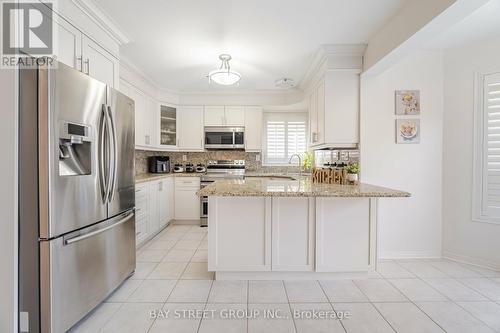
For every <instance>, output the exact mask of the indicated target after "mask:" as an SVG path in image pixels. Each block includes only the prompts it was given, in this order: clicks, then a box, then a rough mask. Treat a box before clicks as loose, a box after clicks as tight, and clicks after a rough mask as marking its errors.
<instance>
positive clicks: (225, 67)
mask: <svg viewBox="0 0 500 333" xmlns="http://www.w3.org/2000/svg"><path fill="white" fill-rule="evenodd" d="M219 59H220V61H221V64H220V67H219V69H215V70H213V71H211V72H210V73H208V75H207V77H208V83H212V81H214V82H215V83H217V84H222V85H224V86H230V85H232V84H235V83H238V81H240V79H241V75H240V73H238V72H235V71H232V70H231V67H230V66H229V60H231V56H230V55H229V54H221V55H220V56H219Z"/></svg>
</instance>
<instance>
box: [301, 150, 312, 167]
mask: <svg viewBox="0 0 500 333" xmlns="http://www.w3.org/2000/svg"><path fill="white" fill-rule="evenodd" d="M313 161H314V155H313V153H311V152H310V151H306V152H305V153H304V159H303V160H302V167H303V168H304V169H306V170H308V169H310V168H311V167H312V165H313Z"/></svg>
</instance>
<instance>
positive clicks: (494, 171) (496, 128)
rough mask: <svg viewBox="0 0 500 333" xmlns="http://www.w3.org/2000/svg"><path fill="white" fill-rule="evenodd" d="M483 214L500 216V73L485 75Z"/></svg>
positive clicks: (493, 216) (492, 216)
mask: <svg viewBox="0 0 500 333" xmlns="http://www.w3.org/2000/svg"><path fill="white" fill-rule="evenodd" d="M483 115H484V134H483V138H484V150H483V197H482V215H486V216H488V217H491V218H500V73H499V74H492V75H487V76H485V77H484V85H483Z"/></svg>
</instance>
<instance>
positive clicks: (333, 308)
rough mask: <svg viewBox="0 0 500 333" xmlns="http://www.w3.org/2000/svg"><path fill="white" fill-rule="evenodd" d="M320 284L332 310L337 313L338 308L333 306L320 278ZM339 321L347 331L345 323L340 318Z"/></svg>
mask: <svg viewBox="0 0 500 333" xmlns="http://www.w3.org/2000/svg"><path fill="white" fill-rule="evenodd" d="M350 281H352V280H350ZM318 284H319V287H320V288H321V290H323V294H325V296H326V299H327V300H328V304H329V305H330V307H331V308H332V310H333V311H334V312H335V313H337V310H335V307H334V306H333V303H332V302H331V300H330V297H329V296H328V294H327V293H326V291H325V289H324V287H323V285H322V284H321V281H319V280H318ZM356 288H358V286H356ZM358 289H359V288H358ZM338 321H339V322H340V326H342V329H343V330H344V332H345V333H347V329H346V328H345V326H344V323H343V322H342V320H340V319H338Z"/></svg>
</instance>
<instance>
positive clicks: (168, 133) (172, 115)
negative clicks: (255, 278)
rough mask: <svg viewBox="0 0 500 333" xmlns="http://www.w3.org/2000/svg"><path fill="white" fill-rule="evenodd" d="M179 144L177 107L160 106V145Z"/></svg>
mask: <svg viewBox="0 0 500 333" xmlns="http://www.w3.org/2000/svg"><path fill="white" fill-rule="evenodd" d="M176 145H177V108H175V107H172V106H167V105H161V106H160V146H161V147H175V146H176Z"/></svg>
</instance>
